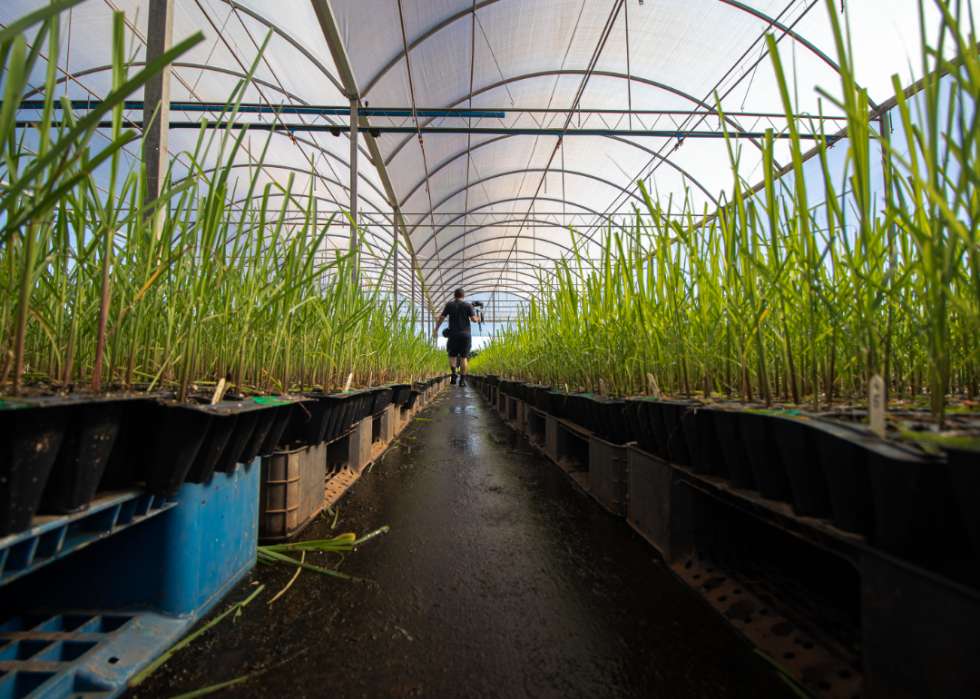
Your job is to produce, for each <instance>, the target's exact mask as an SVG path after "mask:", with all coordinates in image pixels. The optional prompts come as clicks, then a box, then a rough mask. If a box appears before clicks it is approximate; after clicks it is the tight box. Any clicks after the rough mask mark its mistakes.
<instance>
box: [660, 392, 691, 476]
mask: <svg viewBox="0 0 980 699" xmlns="http://www.w3.org/2000/svg"><path fill="white" fill-rule="evenodd" d="M658 405H659V406H660V419H661V420H662V421H663V434H664V436H665V437H666V443H667V453H668V455H669V460H670V462H671V463H673V464H677V465H678V466H691V465H692V463H691V452H690V449H688V438H687V435H686V434H685V429H684V426H683V422H685V421H686V414H687V413H688V411H690V410H691V409H692V408H695V407H699V406H700V405H701V403H699V402H697V401H678V400H661V401H659V403H658ZM692 423H693V421H692ZM688 429H692V430H696V429H697V427H696V425H694V424H692V425H690V426H689V428H688Z"/></svg>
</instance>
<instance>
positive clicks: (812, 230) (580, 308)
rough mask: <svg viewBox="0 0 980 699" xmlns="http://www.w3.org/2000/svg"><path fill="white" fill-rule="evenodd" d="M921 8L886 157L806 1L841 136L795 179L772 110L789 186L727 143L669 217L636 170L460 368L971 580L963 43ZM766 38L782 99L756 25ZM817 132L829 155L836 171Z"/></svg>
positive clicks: (966, 44) (974, 134)
mask: <svg viewBox="0 0 980 699" xmlns="http://www.w3.org/2000/svg"><path fill="white" fill-rule="evenodd" d="M937 5H938V6H939V7H940V9H941V10H942V11H943V17H944V20H943V22H942V26H941V28H940V35H939V36H940V39H939V40H938V41H937V42H935V43H934V45H932V44H927V43H926V42H925V40H924V39H923V48H924V50H923V54H924V56H925V57H926V58H925V64H924V65H923V72H924V74H925V76H926V77H925V78H924V79H923V81H922V89H921V91H920V92H918V93H917V94H916V95H915V96H914V97H907V96H906V94H905V93H904V91H903V90H902V88H901V86H900V84H899V83H898V81H897V79H896V80H894V86H895V94H896V101H897V104H896V106H895V107H894V109H892V110H891V118H892V125H893V129H894V130H895V131H898V132H900V133H903V134H904V140H905V141H906V142H907V144H908V145H909V147H910V149H909V152H908V153H904V152H902V151H901V150H900V149H899V148H898V147H897V146H895V145H893V141H894V142H895V143H897V142H898V141H899V140H900V139H888V138H885V139H882V138H880V137H879V135H878V134H877V133H876V132H875V131H874V129H873V128H872V123H871V121H870V116H869V111H868V106H867V105H868V100H867V94H866V93H865V92H864V91H863V90H861V89H859V88H858V87H857V85H856V83H855V80H854V77H853V76H854V66H853V62H852V56H853V53H852V51H851V49H850V45H849V40H848V39H847V34H846V33H845V32H844V30H843V29H842V28H841V26H840V25H839V24H838V19H837V15H836V14H835V12H834V8H833V7H832V6H830V5H828V10H829V16H830V19H831V23H832V26H833V27H834V30H835V36H836V39H837V48H838V63H839V64H840V66H841V78H842V95H843V98H842V99H841V100H834V99H833V98H831V97H830V96H827V95H826V93H824V94H825V98H826V99H827V100H828V101H832V102H834V105H835V107H836V108H838V109H841V110H843V111H844V112H845V113H846V115H847V117H848V138H847V139H846V141H838V142H837V143H836V144H832V143H831V142H830V141H829V140H827V141H825V142H822V143H820V144H819V146H818V150H817V154H816V156H815V158H816V162H818V163H819V164H820V168H821V172H820V174H821V175H822V177H817V178H815V181H816V183H817V184H816V186H815V185H814V180H813V179H811V181H810V182H809V183H807V184H809V187H808V186H804V183H806V179H805V177H804V175H805V173H804V164H803V160H802V156H801V154H802V153H803V151H804V149H803V147H802V144H801V142H800V140H799V137H798V136H799V134H798V132H797V130H796V126H795V124H794V122H793V121H792V120H790V121H789V124H790V126H789V134H788V135H789V140H790V143H791V152H792V157H793V164H792V172H791V175H792V181H791V182H787V181H785V180H784V179H780V178H778V177H777V169H776V166H775V164H774V152H775V151H774V143H775V138H774V134H773V133H772V132H771V131H770V132H769V134H768V136H767V138H766V139H765V142H764V144H763V162H764V171H765V175H764V181H763V186H762V187H761V188H760V189H759V191H758V192H753V191H752V190H751V189H750V187H749V186H748V183H746V182H745V181H744V180H743V179H741V178H740V177H739V174H738V173H739V159H740V154H739V151H738V150H737V149H736V148H734V147H733V146H731V145H730V147H729V156H730V162H729V166H730V167H731V168H732V170H733V172H734V173H735V179H734V185H733V188H732V190H731V192H730V195H729V197H728V199H727V200H726V203H725V205H724V206H722V207H721V208H720V209H719V210H718V211H717V212H708V211H703V212H696V211H694V210H692V208H691V207H690V206H688V205H687V204H685V203H681V213H682V214H683V215H682V216H676V215H675V214H676V213H677V209H676V205H675V204H674V203H673V202H666V203H665V202H663V201H660V200H658V199H656V198H655V197H654V196H651V193H650V192H649V191H648V189H647V188H646V187H645V183H643V182H640V183H639V186H640V187H641V189H642V191H643V194H644V196H645V199H646V206H647V211H646V212H644V213H643V214H642V215H641V214H640V212H639V211H637V213H636V217H635V220H634V223H633V226H632V228H630V229H623V230H608V231H607V233H606V235H605V238H604V240H603V244H604V250H603V253H602V255H601V257H600V259H599V261H598V262H597V263H595V264H589V263H587V262H585V261H583V259H582V258H581V257H579V256H576V257H575V258H573V259H571V260H562V261H559V262H558V263H556V265H555V269H554V274H552V275H544V274H542V275H541V276H540V283H541V287H542V293H541V294H540V295H539V296H538V297H537V298H535V299H534V300H532V301H531V302H530V303H529V304H528V305H527V306H526V308H524V309H523V311H522V313H521V315H520V317H519V319H518V321H517V322H516V323H514V324H513V326H512V327H510V328H509V329H506V330H504V331H502V332H499V333H498V334H497V335H496V337H495V338H494V341H493V342H491V343H490V344H489V345H488V346H487V347H485V348H484V349H483V351H482V352H481V354H480V356H479V357H478V358H476V359H475V360H474V361H473V363H472V365H471V369H472V371H473V373H474V374H475V375H480V374H483V375H484V376H483V378H482V379H476V380H477V381H482V382H483V383H484V384H485V385H487V386H489V387H490V388H491V389H492V390H495V391H500V392H502V393H505V394H508V395H511V396H513V397H515V398H517V399H519V400H523V401H526V402H528V403H530V404H531V405H533V406H535V407H537V408H538V409H540V410H542V411H544V412H547V413H549V414H552V415H554V416H555V417H559V418H561V419H564V420H567V421H569V422H572V423H575V424H577V425H579V426H580V427H583V428H585V429H586V430H589V431H591V432H593V433H595V434H596V435H597V436H598V437H600V438H602V439H605V440H608V441H610V442H613V443H618V444H624V443H626V442H629V441H636V442H637V445H638V447H639V448H641V449H643V450H644V451H647V452H649V453H651V454H653V455H655V456H658V457H660V458H662V459H665V460H667V461H669V462H671V463H673V464H675V465H678V466H682V467H686V468H691V469H693V470H694V471H695V473H700V474H703V475H707V476H716V477H721V478H725V479H727V480H728V481H729V482H730V487H732V488H735V489H744V490H751V491H757V492H758V494H759V495H760V496H761V497H762V498H765V499H768V500H775V501H783V502H787V503H791V504H792V505H793V507H794V510H795V512H796V513H797V514H798V515H800V516H804V517H816V518H825V519H828V520H831V521H832V522H833V524H834V525H835V526H836V527H837V528H838V529H840V530H841V531H843V532H848V533H853V534H860V535H862V536H864V537H866V540H867V541H868V542H870V543H871V544H872V545H874V546H876V547H879V548H881V549H884V550H886V551H889V552H890V553H894V554H897V555H900V556H905V557H908V558H911V559H913V560H916V561H917V562H919V563H921V564H923V565H926V566H927V567H930V568H932V569H934V570H941V571H942V572H944V573H947V574H949V575H951V576H952V577H954V578H956V579H958V580H961V581H964V582H967V583H968V584H970V585H973V586H974V587H980V516H978V515H977V510H976V506H975V504H976V502H977V498H978V497H980V468H978V467H980V417H978V415H977V413H976V412H974V410H975V409H976V407H977V401H978V389H980V356H978V353H980V238H978V226H980V211H978V210H977V206H978V202H980V187H978V183H980V179H978V173H980V141H978V138H980V121H978V119H980V113H978V111H977V109H976V105H977V103H978V98H980V53H978V48H977V44H976V42H975V39H974V37H973V35H972V34H970V33H969V31H970V30H971V25H970V24H969V19H968V18H967V17H966V16H965V15H964V17H960V16H959V15H958V14H957V13H956V9H957V8H958V7H959V5H958V4H957V3H950V2H944V1H942V0H937ZM950 44H952V46H950ZM769 50H770V54H771V56H772V60H773V64H774V68H775V71H776V76H777V80H778V84H779V85H780V88H781V90H782V96H783V102H784V105H785V107H786V111H787V114H790V113H791V112H792V109H791V106H792V103H791V99H790V93H789V89H788V87H787V80H786V76H785V73H784V71H783V67H782V63H781V61H780V57H779V52H778V49H777V46H776V43H775V41H774V40H772V39H771V38H770V41H769ZM954 54H955V58H953V59H951V58H949V56H951V55H954ZM831 147H836V148H846V149H847V150H846V166H845V169H844V174H843V176H842V179H840V180H836V181H835V179H834V176H833V171H832V168H831V165H830V162H829V156H828V150H829V149H830V148H831ZM879 154H881V155H882V156H883V158H884V160H885V164H886V167H885V171H886V176H887V181H888V185H887V189H888V194H887V196H886V197H885V200H886V204H885V207H884V210H876V209H875V207H874V206H873V202H874V197H873V192H874V190H875V187H874V182H873V181H872V176H873V173H874V168H873V167H872V158H877V157H879ZM573 233H574V232H573ZM879 390H880V393H879ZM879 408H880V410H879ZM971 541H972V547H971V544H970V542H971ZM971 550H972V553H970V552H971Z"/></svg>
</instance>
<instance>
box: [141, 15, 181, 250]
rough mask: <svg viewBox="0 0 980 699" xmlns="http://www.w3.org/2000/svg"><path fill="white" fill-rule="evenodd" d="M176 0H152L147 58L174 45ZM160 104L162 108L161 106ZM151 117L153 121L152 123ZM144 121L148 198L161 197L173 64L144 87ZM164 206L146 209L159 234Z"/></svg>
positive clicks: (157, 234) (148, 199) (165, 160)
mask: <svg viewBox="0 0 980 699" xmlns="http://www.w3.org/2000/svg"><path fill="white" fill-rule="evenodd" d="M173 36H174V0H150V9H149V15H148V17H147V28H146V62H147V63H150V62H151V61H155V60H156V59H158V58H159V57H160V56H162V55H163V54H164V53H166V52H167V51H168V50H169V49H170V48H171V47H172V46H173ZM158 107H159V111H158V109H157V108H158ZM151 120H152V124H151ZM143 123H144V124H151V126H150V127H149V128H148V129H146V131H145V133H144V138H143V164H144V166H145V167H146V202H147V203H149V202H152V201H156V200H157V199H158V198H159V197H160V188H161V186H162V185H163V179H164V177H165V176H166V174H167V145H168V140H169V136H170V66H167V68H166V69H164V70H163V71H161V72H160V73H159V74H158V75H156V76H154V77H153V78H152V79H151V80H150V81H149V82H148V83H147V84H146V87H144V88H143ZM165 213H166V209H165V206H160V207H157V208H154V209H152V210H151V211H148V212H147V218H150V219H152V226H153V230H154V232H155V234H156V236H157V237H158V238H159V237H160V233H161V230H162V227H163V217H164V215H165Z"/></svg>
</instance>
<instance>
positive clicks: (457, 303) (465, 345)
mask: <svg viewBox="0 0 980 699" xmlns="http://www.w3.org/2000/svg"><path fill="white" fill-rule="evenodd" d="M465 298H466V294H465V293H464V292H463V289H462V287H460V288H459V289H456V292H455V293H454V294H453V300H452V301H450V302H449V303H447V304H446V307H445V308H444V309H442V313H441V314H440V315H439V318H438V319H437V321H436V327H435V330H433V331H432V337H439V327H440V326H441V325H442V322H443V321H444V320H446V318H448V319H449V330H448V335H447V336H446V337H447V339H446V352H447V353H448V354H449V368H450V369H451V370H452V372H453V376H452V378H451V379H450V380H449V383H450V385H453V386H455V385H456V359H457V358H459V385H460V386H465V385H466V363H467V359H468V358H469V356H470V346H471V344H472V338H471V336H470V321H473V322H474V323H479V322H480V317H479V316H478V315H477V314H476V311H474V310H473V306H471V305H470V304H468V303H467V302H466V301H464V300H463V299H465Z"/></svg>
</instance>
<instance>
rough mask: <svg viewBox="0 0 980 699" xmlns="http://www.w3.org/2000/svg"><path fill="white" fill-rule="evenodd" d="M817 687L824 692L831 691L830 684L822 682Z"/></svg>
mask: <svg viewBox="0 0 980 699" xmlns="http://www.w3.org/2000/svg"><path fill="white" fill-rule="evenodd" d="M817 687H819V688H820V689H824V690H826V689H830V682H821V683H820V684H818V685H817Z"/></svg>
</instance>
